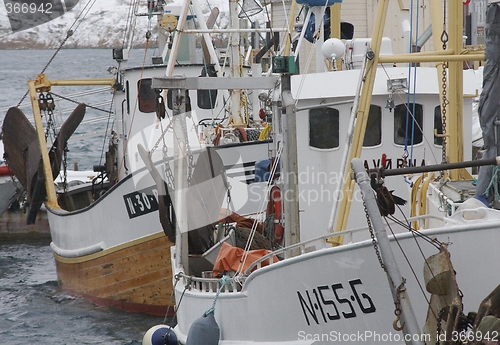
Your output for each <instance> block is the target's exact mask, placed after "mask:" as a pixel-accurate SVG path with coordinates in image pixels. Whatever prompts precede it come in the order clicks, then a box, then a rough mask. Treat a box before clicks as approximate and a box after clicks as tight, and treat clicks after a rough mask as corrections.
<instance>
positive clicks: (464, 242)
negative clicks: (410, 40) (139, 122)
mask: <svg viewBox="0 0 500 345" xmlns="http://www.w3.org/2000/svg"><path fill="white" fill-rule="evenodd" d="M388 3H389V1H388V0H381V1H379V3H378V8H379V9H378V16H377V19H378V22H377V25H376V31H375V32H374V33H373V37H372V38H371V40H366V41H364V42H363V43H360V44H359V45H360V46H361V47H363V48H364V49H361V51H362V52H363V53H361V54H360V55H361V56H362V57H363V58H362V61H359V62H360V63H359V67H361V68H360V70H359V71H355V70H349V69H348V68H346V69H342V70H338V71H331V72H326V73H316V74H315V75H310V74H306V75H300V74H299V75H291V74H293V71H292V72H291V70H290V69H286V68H283V69H281V66H282V64H279V65H278V66H277V67H279V68H278V69H275V72H279V73H280V74H281V78H280V79H281V90H280V92H279V93H277V94H274V95H273V98H272V99H273V102H274V104H275V108H274V112H273V116H274V117H273V123H274V124H278V123H279V124H280V125H279V126H278V128H275V129H274V132H273V134H274V138H273V139H274V140H273V144H274V145H275V146H274V151H273V160H272V164H271V167H272V168H271V169H270V174H269V175H270V176H269V177H268V178H266V180H267V181H268V188H267V190H266V194H265V195H264V196H263V197H261V200H263V201H265V202H263V205H264V206H268V207H267V208H266V207H264V208H263V209H262V210H261V213H259V214H257V215H253V216H252V218H251V219H252V220H251V221H250V222H248V221H247V220H245V221H244V222H241V223H238V220H236V221H235V220H234V219H232V218H230V217H221V218H220V219H218V220H217V221H216V222H215V224H216V225H217V233H218V237H217V238H219V239H220V241H219V242H218V243H216V244H215V245H214V246H213V247H212V248H210V249H209V250H207V251H206V252H205V253H203V254H202V255H201V256H200V255H190V253H189V249H188V248H189V241H188V236H189V232H190V231H191V230H192V229H193V230H194V229H196V227H195V226H191V225H190V224H192V222H194V220H193V219H192V218H196V217H197V216H199V215H200V216H201V213H200V214H196V215H195V216H193V215H189V214H187V213H186V211H185V210H183V208H184V207H186V205H190V202H191V201H192V200H194V198H193V195H195V196H197V197H201V196H203V195H207V194H208V195H210V196H211V197H212V199H211V200H212V202H213V203H215V202H216V200H221V198H220V196H221V195H222V196H223V195H224V193H225V190H226V189H227V187H226V185H225V184H224V182H218V181H224V180H225V175H226V173H225V171H224V167H223V165H222V164H220V163H218V162H220V160H219V159H218V158H217V157H216V156H215V155H214V156H215V157H213V164H206V163H205V161H202V162H200V164H199V165H198V164H197V166H196V167H195V169H196V170H200V171H205V173H206V176H205V178H204V179H201V180H203V181H211V182H212V183H211V184H210V185H209V186H210V188H209V189H208V190H209V192H207V191H206V190H203V191H202V193H200V192H199V191H197V190H193V189H194V188H191V186H192V185H191V184H190V183H188V182H187V181H185V178H184V177H183V175H182V174H178V175H176V179H177V182H176V184H175V186H177V187H178V188H177V190H175V189H174V192H170V193H173V194H172V195H175V200H176V206H177V207H178V208H179V210H180V212H178V214H177V215H178V216H179V218H178V219H177V225H176V243H175V247H172V250H171V262H172V272H173V276H174V279H173V285H174V290H175V301H176V302H175V303H176V306H175V310H176V313H175V315H176V324H175V326H165V325H163V326H161V325H159V326H155V327H154V328H152V329H151V330H150V331H148V332H147V333H146V335H145V338H144V340H143V343H145V344H150V343H153V342H152V340H151V339H152V338H153V335H155V334H156V335H161V337H162V340H164V341H165V342H166V343H169V344H174V343H177V342H179V343H180V344H189V345H198V344H235V343H238V344H317V343H329V342H343V343H359V344H362V343H367V342H368V343H375V342H383V343H389V342H391V343H397V344H409V343H411V344H424V343H427V344H430V343H440V344H445V343H446V344H448V343H452V342H457V343H464V344H465V343H468V342H469V341H471V342H476V343H481V342H483V341H489V342H490V341H493V342H497V341H498V335H499V334H498V331H499V330H498V328H495V322H498V318H499V317H500V315H499V314H498V310H499V309H498V307H499V305H498V296H499V295H498V294H499V291H500V288H499V286H498V284H499V281H500V280H499V277H498V276H497V275H496V274H495V273H494V272H492V269H491V268H490V267H491V265H490V264H488V262H490V261H491V253H492V252H494V251H495V250H496V247H497V246H498V243H499V240H500V238H499V233H498V220H499V219H500V212H499V211H498V210H495V209H492V208H485V207H477V206H478V205H479V206H482V205H484V203H482V202H481V201H480V200H478V198H472V196H473V195H474V193H473V192H472V193H471V192H470V190H469V191H468V190H467V189H466V188H459V187H460V184H461V185H466V184H469V185H471V184H472V182H471V181H472V179H471V176H470V172H469V171H468V170H466V169H465V167H470V166H474V165H476V166H478V165H483V164H486V165H491V164H497V165H498V159H490V160H489V161H483V162H472V163H470V162H468V161H467V160H468V157H467V156H468V155H469V153H468V150H470V144H471V142H472V140H471V138H470V133H468V132H467V131H465V129H468V128H471V124H470V123H466V121H468V118H469V119H470V116H468V115H470V112H471V111H472V98H473V97H474V93H475V92H474V87H475V85H474V83H473V82H472V80H473V79H474V78H471V79H468V72H467V71H464V70H463V61H465V60H468V59H470V60H475V59H477V60H483V59H484V54H483V53H482V52H477V53H472V54H470V55H468V56H467V57H465V56H464V54H467V51H466V50H463V49H462V48H463V47H462V45H463V43H462V25H461V18H462V16H463V6H464V4H463V3H462V2H454V1H447V2H446V9H447V16H446V17H445V18H446V19H447V23H448V26H447V27H446V29H445V32H444V34H443V32H442V31H441V28H442V27H441V26H440V27H439V29H438V28H436V27H435V26H433V29H434V37H443V35H444V36H446V37H447V38H449V41H448V40H447V43H448V44H449V46H448V48H447V49H444V48H443V50H442V51H438V52H437V53H432V52H425V53H413V54H407V55H403V56H395V55H394V56H392V55H391V54H387V55H383V54H381V53H382V52H383V48H381V46H383V42H384V40H383V38H382V32H383V30H384V23H385V14H386V10H387V6H388ZM328 5H332V4H328ZM431 7H433V13H432V14H433V15H434V16H435V17H437V18H439V20H441V18H443V13H442V11H441V8H440V5H439V4H438V3H437V2H435V3H433V5H432V6H431ZM323 10H324V9H323ZM313 11H315V9H314V7H313ZM316 13H319V16H318V15H316V18H318V17H320V16H321V15H322V12H321V11H320V12H316ZM498 14H500V5H499V4H498V3H493V4H490V5H489V7H488V13H487V18H488V25H497V24H496V23H498V22H499V19H498V18H499V17H498ZM457 18H458V20H457ZM491 28H492V30H491V31H488V29H487V31H486V32H487V35H492V36H493V39H492V42H491V43H493V44H494V46H492V48H491V49H492V50H498V46H497V44H498V31H497V30H494V26H492V27H491ZM319 37H322V34H321V32H320V33H319ZM361 42H362V41H361ZM332 44H333V45H335V46H336V45H338V42H337V41H333V43H332ZM436 46H437V45H436V44H435V47H436ZM345 47H346V50H347V52H348V53H349V54H352V56H354V55H355V53H356V40H355V39H354V40H352V41H347V43H346V45H345ZM487 52H488V47H487ZM468 53H471V52H470V51H469V52H468ZM333 54H335V56H336V57H340V56H342V54H343V52H342V49H340V51H337V50H335V51H334V53H332V52H331V51H330V53H329V54H326V56H327V58H328V57H330V56H332V55H333ZM344 56H346V58H345V59H346V60H348V57H347V56H348V55H344ZM288 61H290V60H288ZM348 61H349V60H348ZM335 62H336V61H333V63H332V64H333V65H334V64H335ZM417 62H436V63H438V64H437V67H424V66H417V65H416V63H417ZM444 62H446V65H447V68H445V67H444V66H445V64H444ZM399 63H409V64H410V67H412V68H410V69H407V71H408V72H405V71H404V70H403V69H401V68H398V67H392V65H393V64H399ZM493 66H496V62H493ZM493 70H495V69H494V68H491V69H489V70H488V69H487V68H485V72H486V71H491V72H492V71H493ZM393 72H394V75H396V74H399V76H400V77H399V78H395V77H392V75H393ZM486 75H487V72H486ZM413 76H416V77H415V79H417V80H418V83H417V86H416V87H415V88H414V89H413V91H414V92H413V91H412V90H411V89H410V85H411V83H410V82H409V80H410V79H411V78H413ZM438 76H439V77H442V79H441V78H439V81H440V83H439V84H438ZM491 76H492V80H495V81H498V78H495V77H494V76H495V74H493V73H492V75H491ZM201 79H203V78H186V79H185V80H174V79H168V78H167V79H165V78H162V79H155V80H153V86H154V87H157V88H162V89H165V88H169V89H172V90H176V91H175V92H180V93H181V94H182V93H183V92H185V90H186V89H189V87H187V85H193V86H192V87H193V88H194V87H195V86H196V85H199V84H202V83H203V80H201ZM353 80H359V83H358V87H359V90H361V92H360V93H358V92H356V90H358V89H357V88H356V87H355V86H354V87H353V86H351V85H352V84H353ZM468 80H469V81H468ZM348 81H350V82H348ZM382 81H383V82H382ZM433 82H436V84H437V85H435V86H432V83H433ZM441 82H442V83H441ZM228 85H229V86H230V84H229V82H228ZM318 85H320V86H324V87H320V88H318V87H317V86H318ZM326 85H328V87H326ZM441 86H442V88H443V89H444V91H445V92H444V93H443V90H440V88H441ZM485 86H486V84H485ZM215 87H218V86H217V85H214V88H215ZM302 88H303V89H305V90H306V91H305V92H303V93H302V92H301V89H302ZM412 88H413V87H412ZM312 90H314V92H313V91H312ZM352 90H354V92H352ZM358 94H360V100H359V104H358V102H355V101H354V99H355V98H357V97H356V95H358ZM443 94H444V96H443ZM401 95H403V96H404V97H403V98H404V100H403V101H401V100H397V101H395V102H394V103H393V101H394V100H395V99H398V98H400V96H401ZM468 95H470V98H468V97H467V96H468ZM485 96H486V97H488V96H489V97H491V96H493V94H488V93H487V91H485V89H484V88H483V92H482V95H481V97H482V98H484V97H485ZM407 97H408V98H411V101H407ZM383 98H384V99H385V100H386V103H385V104H387V107H383V106H382V105H381V104H380V100H381V99H383ZM443 99H444V100H443ZM480 104H481V102H480ZM490 104H491V103H490ZM495 104H496V105H497V103H495ZM179 106H181V105H179ZM398 107H399V109H398ZM494 108H496V109H498V107H497V106H496V107H494ZM403 109H404V111H403ZM419 109H420V110H419ZM479 111H480V116H482V113H481V106H480V110H479ZM351 112H352V113H353V114H355V115H356V117H354V118H353V119H352V121H349V120H348V119H344V117H347V118H348V116H347V115H345V114H349V113H351ZM406 113H409V115H407V116H406ZM377 114H379V115H378V116H377ZM398 114H399V115H398ZM403 114H405V116H403ZM377 118H381V119H382V120H381V121H384V125H383V126H379V125H378V121H377V120H376V119H377ZM398 119H399V120H401V121H396V120H398ZM315 120H317V122H315ZM442 121H445V122H444V124H443V125H442V126H441V127H440V126H439V124H440V123H443V122H442ZM315 124H316V127H313V125H315ZM412 127H413V129H412V130H410V131H408V128H412ZM367 128H369V129H367ZM403 128H404V129H405V130H403V132H402V133H404V134H400V133H401V132H400V129H403ZM321 129H324V130H323V131H321ZM434 129H436V132H437V133H436V134H438V135H435V131H434ZM440 131H441V133H442V134H446V136H441V137H440V136H439V134H440V133H439V132H440ZM410 132H411V133H412V134H411V135H409V134H408V133H410ZM381 138H383V140H382V141H380V139H381ZM443 138H445V139H443ZM440 139H441V140H440ZM341 143H344V147H342V146H341ZM410 143H411V144H410ZM406 144H408V146H407V145H406ZM426 145H429V146H426ZM425 147H428V149H427V152H426V153H427V154H426V155H425V156H424V152H425V151H426V150H424V148H425ZM344 148H347V149H346V151H345V153H343V152H342V149H344ZM379 148H382V149H380V150H378V149H379ZM396 148H398V149H399V151H400V152H401V155H402V156H401V158H400V159H401V161H400V162H401V163H400V164H399V163H398V159H399V158H396V157H397V156H394V155H393V152H394V153H395V152H396ZM386 150H387V151H386ZM392 150H394V151H392ZM434 150H435V151H434ZM338 151H340V152H338ZM410 152H411V153H410ZM469 152H470V151H469ZM141 157H142V158H143V159H144V160H145V161H146V162H147V160H148V157H147V155H144V154H143V155H142V156H141ZM360 157H361V158H360ZM389 159H391V161H389ZM423 159H425V164H420V162H421V160H423ZM433 160H434V162H433ZM442 161H444V162H442ZM346 162H349V163H351V162H352V168H351V167H350V166H349V165H347V164H346ZM415 163H416V164H415ZM436 163H437V164H436ZM146 166H147V167H148V169H149V170H150V173H151V174H152V175H153V176H158V171H156V170H155V169H154V167H153V166H152V164H147V163H146ZM182 166H183V164H182V163H181V162H179V164H178V167H179V170H178V171H183V170H182V169H185V168H183V167H182ZM278 166H279V169H278ZM313 168H314V170H313ZM307 169H309V170H308V171H309V173H306V174H304V175H300V173H301V172H303V171H306V170H307ZM332 171H333V172H337V173H336V174H335V175H334V178H333V177H331V175H329V172H332ZM432 171H442V173H441V177H442V178H440V179H436V180H434V177H431V175H430V173H431V172H432ZM421 172H426V173H427V174H428V175H425V176H422V177H420V175H418V177H417V174H420V173H421ZM351 173H352V174H351ZM490 173H491V170H490ZM490 175H491V174H490ZM494 175H495V174H493V176H494ZM301 176H305V177H308V178H309V179H308V180H301ZM313 176H314V178H315V179H314V180H313V179H312V177H313ZM330 177H331V178H330ZM355 180H356V181H357V182H358V184H359V185H360V186H361V188H360V189H355V186H354V184H355ZM156 182H157V184H158V185H159V186H161V185H162V184H163V183H164V182H163V181H161V180H158V179H156ZM398 183H399V185H398ZM405 183H406V184H407V185H406V195H407V196H408V199H407V200H408V206H409V207H408V209H406V210H404V209H403V207H401V206H402V205H400V204H404V203H405V202H403V201H402V200H400V198H397V197H396V195H403V194H402V193H404V192H405V188H403V187H404V184H405ZM455 184H456V185H455ZM492 185H493V186H495V188H496V184H495V183H494V182H493V183H492ZM179 187H180V188H179ZM193 187H194V186H193ZM275 187H276V188H275ZM392 189H394V191H392ZM493 190H496V189H493ZM278 191H279V194H278ZM335 191H340V192H341V193H340V194H337V198H330V199H327V200H325V199H321V196H323V197H324V198H325V197H326V196H329V195H331V194H329V193H334V192H335ZM308 192H310V194H307V193H308ZM353 193H354V194H353ZM452 193H454V194H452ZM304 195H306V197H305V198H304V197H303V196H304ZM339 195H340V197H339ZM353 195H354V196H353ZM231 196H232V198H233V199H235V198H237V197H238V195H236V194H235V193H231ZM313 197H314V198H313ZM357 197H359V199H358V198H357ZM479 197H481V195H480V196H479ZM460 198H461V199H460ZM468 198H470V201H469V202H467V201H466V200H465V199H468ZM337 199H339V201H340V202H339V203H338V204H337ZM351 202H352V204H353V207H352V208H351V207H350V204H351ZM201 203H203V199H201ZM205 203H206V202H205ZM481 204H482V205H481ZM220 206H221V204H220V201H219V203H218V204H217V205H215V206H214V207H213V208H210V209H208V208H207V209H206V212H207V213H210V212H213V213H216V211H217V213H218V210H217V208H218V207H220ZM417 206H420V207H417ZM356 207H358V208H357V210H356V209H355V208H356ZM353 209H354V210H355V211H354V212H353ZM176 210H177V209H176ZM332 210H333V211H332ZM182 215H184V217H182ZM396 216H400V217H403V219H402V220H398V219H397V218H396ZM160 217H161V210H160ZM263 218H267V220H268V221H267V222H264V223H263V224H261V222H262V219H263ZM348 218H355V219H354V220H352V223H350V221H348ZM211 219H213V218H211ZM361 222H364V224H365V225H364V226H360V224H361ZM350 224H356V225H357V227H356V226H351V225H350ZM435 224H437V225H435ZM417 229H419V230H418V231H417ZM281 236H282V237H281ZM207 267H208V268H209V269H207ZM422 271H423V273H422ZM167 341H168V342H167Z"/></svg>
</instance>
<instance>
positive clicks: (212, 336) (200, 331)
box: [186, 313, 220, 345]
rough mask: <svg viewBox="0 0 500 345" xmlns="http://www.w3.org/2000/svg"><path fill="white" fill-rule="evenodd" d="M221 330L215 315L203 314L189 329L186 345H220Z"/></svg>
mask: <svg viewBox="0 0 500 345" xmlns="http://www.w3.org/2000/svg"><path fill="white" fill-rule="evenodd" d="M219 338H220V329H219V325H218V324H217V321H215V317H214V313H209V314H208V315H205V314H203V316H202V317H200V318H198V319H196V320H195V321H194V322H193V324H192V325H191V327H190V328H189V332H188V336H187V339H186V345H218V344H219Z"/></svg>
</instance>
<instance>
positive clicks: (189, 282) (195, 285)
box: [177, 273, 239, 293]
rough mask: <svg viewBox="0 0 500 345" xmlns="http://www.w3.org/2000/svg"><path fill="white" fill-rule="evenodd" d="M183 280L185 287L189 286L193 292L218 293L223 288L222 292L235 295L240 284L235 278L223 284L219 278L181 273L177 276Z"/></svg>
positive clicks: (228, 279)
mask: <svg viewBox="0 0 500 345" xmlns="http://www.w3.org/2000/svg"><path fill="white" fill-rule="evenodd" d="M177 276H178V277H179V278H180V279H181V280H182V285H183V286H189V288H190V290H191V291H197V292H212V293H216V292H217V291H219V289H220V288H221V286H222V290H221V292H225V293H233V292H238V290H239V289H238V288H237V287H238V285H239V284H238V283H237V282H236V281H235V279H234V278H233V277H230V278H227V279H226V283H225V284H222V283H221V279H219V278H212V277H210V278H207V277H194V276H190V275H186V274H184V273H179V274H178V275H177Z"/></svg>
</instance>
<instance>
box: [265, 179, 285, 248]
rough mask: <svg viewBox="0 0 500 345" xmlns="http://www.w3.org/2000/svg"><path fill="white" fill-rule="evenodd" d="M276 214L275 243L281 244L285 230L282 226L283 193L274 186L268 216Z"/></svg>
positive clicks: (270, 195) (268, 206) (270, 196)
mask: <svg viewBox="0 0 500 345" xmlns="http://www.w3.org/2000/svg"><path fill="white" fill-rule="evenodd" d="M273 213H274V243H280V242H281V239H282V238H283V234H284V232H285V229H284V228H283V225H282V224H281V191H280V189H279V188H278V186H273V187H272V188H271V192H270V193H269V202H268V203H267V215H270V214H273Z"/></svg>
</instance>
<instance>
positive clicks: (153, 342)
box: [142, 325, 177, 345]
mask: <svg viewBox="0 0 500 345" xmlns="http://www.w3.org/2000/svg"><path fill="white" fill-rule="evenodd" d="M142 345H177V335H175V332H174V331H173V330H172V328H171V327H169V326H167V325H156V326H153V327H151V328H150V329H148V331H147V332H146V334H144V337H143V338H142Z"/></svg>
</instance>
